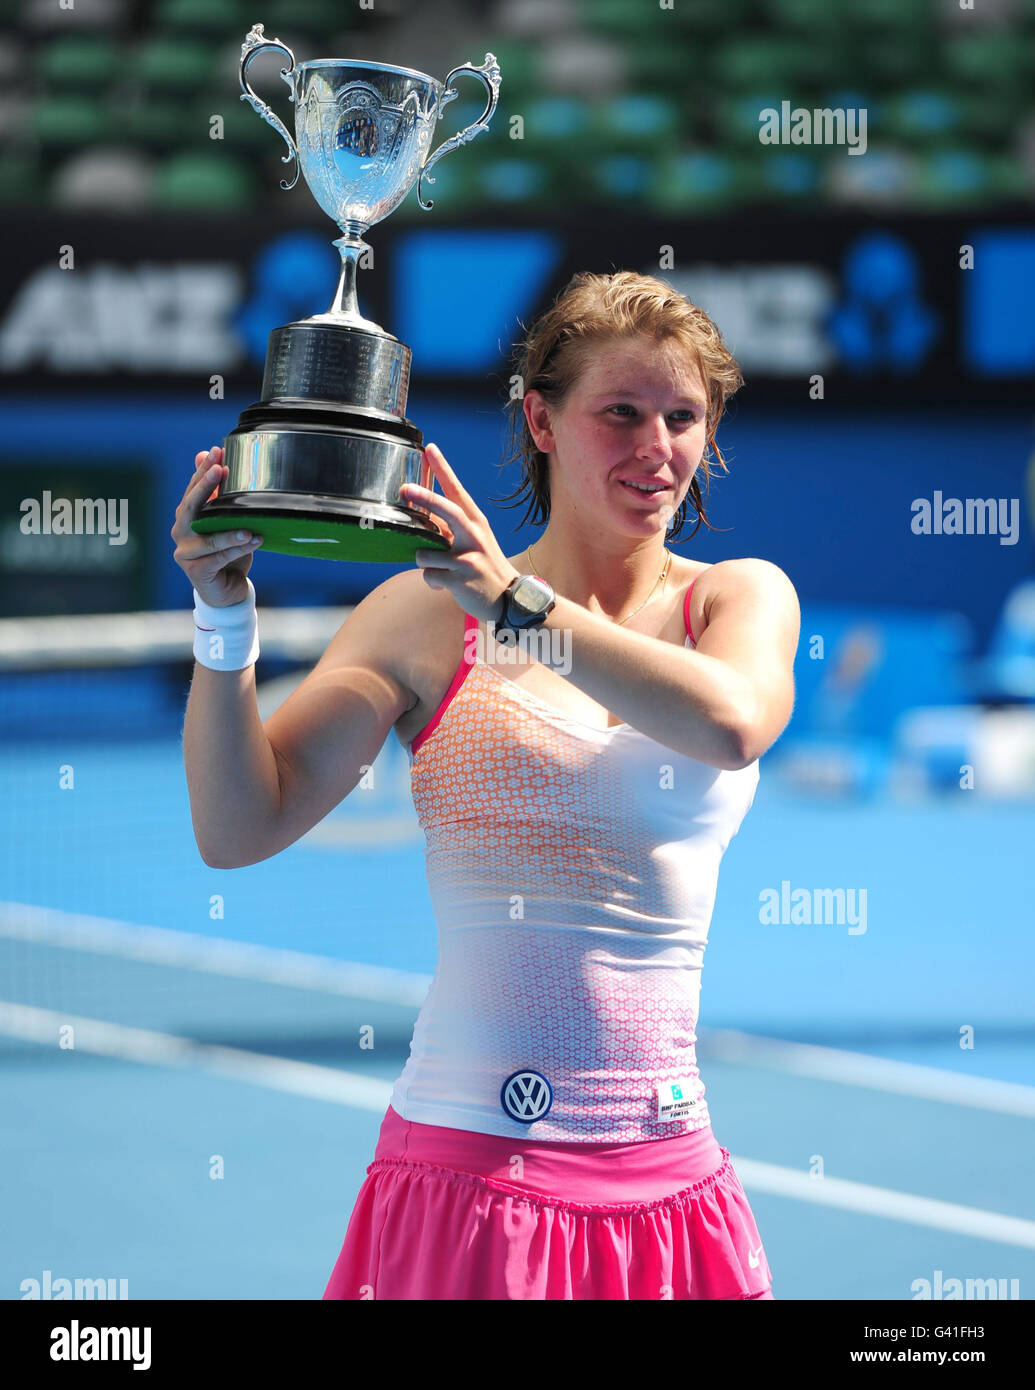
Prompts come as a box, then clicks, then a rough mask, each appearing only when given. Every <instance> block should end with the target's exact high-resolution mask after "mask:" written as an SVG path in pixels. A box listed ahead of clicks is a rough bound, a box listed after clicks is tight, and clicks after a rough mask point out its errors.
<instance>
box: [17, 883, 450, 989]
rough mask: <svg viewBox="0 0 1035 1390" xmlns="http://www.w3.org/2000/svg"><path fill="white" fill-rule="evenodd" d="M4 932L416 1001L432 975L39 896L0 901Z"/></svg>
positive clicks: (155, 961) (297, 985)
mask: <svg viewBox="0 0 1035 1390" xmlns="http://www.w3.org/2000/svg"><path fill="white" fill-rule="evenodd" d="M0 937H8V938H11V939H14V940H19V941H31V942H33V943H35V944H38V945H43V946H63V947H65V948H66V949H69V950H73V951H88V952H91V953H93V954H94V955H110V956H120V957H122V958H123V959H124V960H137V961H146V962H147V963H148V964H151V965H167V966H175V967H177V968H179V969H181V970H201V971H205V972H206V973H208V974H213V975H229V976H232V977H234V978H235V979H240V980H262V981H263V982H265V983H268V984H274V985H289V986H291V987H292V988H294V989H315V990H320V991H322V992H323V993H326V994H343V995H347V996H348V997H350V998H354V999H367V1000H370V1001H372V1002H377V1003H383V1004H399V1005H408V1006H411V1007H417V1008H419V1007H420V1005H421V1004H422V1003H423V1002H424V997H425V995H426V994H427V992H428V988H429V986H430V984H431V976H430V975H418V974H416V973H415V972H413V971H409V970H393V969H390V968H389V967H387V966H378V965H359V964H357V963H354V962H352V961H343V960H336V959H334V958H333V957H330V956H315V955H307V954H306V953H305V952H303V951H286V950H283V949H282V948H278V947H273V946H256V945H253V944H252V943H250V942H244V941H230V940H226V939H224V938H220V937H211V936H199V935H198V934H197V933H195V932H185V931H172V930H171V929H169V928H167V927H147V926H137V925H136V924H135V923H132V922H119V921H116V920H114V919H113V918H110V917H87V916H84V915H83V914H81V913H78V912H63V911H62V910H61V909H60V908H52V907H38V906H36V905H35V904H32V903H13V902H0Z"/></svg>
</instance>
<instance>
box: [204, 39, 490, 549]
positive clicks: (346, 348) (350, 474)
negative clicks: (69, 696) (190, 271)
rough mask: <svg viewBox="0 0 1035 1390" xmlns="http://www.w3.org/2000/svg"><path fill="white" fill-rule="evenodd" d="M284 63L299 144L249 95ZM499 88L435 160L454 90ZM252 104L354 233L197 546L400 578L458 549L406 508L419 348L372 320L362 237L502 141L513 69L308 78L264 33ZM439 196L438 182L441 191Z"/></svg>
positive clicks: (242, 444) (325, 73) (276, 373)
mask: <svg viewBox="0 0 1035 1390" xmlns="http://www.w3.org/2000/svg"><path fill="white" fill-rule="evenodd" d="M265 49H280V50H281V51H282V52H283V53H285V54H286V55H287V57H288V59H289V60H290V62H289V66H288V67H286V68H282V69H281V73H280V76H281V77H282V78H283V80H284V81H285V82H286V83H287V85H288V87H289V88H290V90H291V100H292V102H294V105H295V139H294V140H292V138H291V136H290V134H289V133H288V131H287V130H286V129H285V127H284V125H283V124H282V123H281V121H280V120H278V118H277V116H276V115H275V114H274V113H273V112H272V111H271V110H270V108H269V107H268V106H267V105H266V103H265V102H264V101H262V100H260V98H259V97H258V96H256V94H255V92H254V91H253V90H252V88H251V87H250V86H249V85H248V78H247V72H248V66H249V64H250V63H251V61H252V59H253V58H254V57H255V55H256V54H257V53H261V52H263V51H264V50H265ZM462 73H470V75H471V76H472V77H477V78H478V79H479V80H480V81H481V82H483V83H484V84H485V88H486V91H487V94H488V101H487V104H486V107H485V110H484V111H483V112H482V115H481V117H480V119H479V120H477V121H475V122H474V124H473V125H470V126H468V127H467V128H466V129H465V130H462V131H460V133H459V134H457V135H454V136H453V137H452V138H451V139H449V140H446V141H444V142H443V143H442V144H441V145H440V146H439V148H438V149H437V150H436V151H435V152H434V154H432V155H431V157H430V158H429V157H428V151H429V149H430V147H431V140H432V135H433V133H434V130H435V125H436V123H437V121H438V119H439V117H440V116H441V114H442V110H443V108H444V107H445V106H446V104H447V103H448V102H450V101H452V100H453V99H454V98H455V97H456V96H458V95H459V94H458V93H457V92H455V91H453V90H452V89H451V87H450V85H449V84H450V82H451V81H452V79H453V78H454V77H457V76H459V75H460V74H462ZM240 76H241V91H242V97H241V100H242V101H248V102H250V103H251V106H252V107H253V109H254V110H255V111H256V113H257V114H258V115H260V116H261V117H262V118H263V120H265V121H267V122H268V123H269V124H270V125H271V126H273V128H274V129H275V130H276V131H278V132H279V134H280V135H281V136H282V137H283V139H284V141H285V142H286V144H287V147H288V153H287V154H286V155H284V156H282V162H283V163H285V164H287V163H288V162H289V161H290V160H292V159H293V160H294V161H295V171H294V178H293V179H292V180H291V182H290V183H286V182H284V181H283V180H281V185H280V186H281V188H283V189H290V188H293V187H294V186H295V184H296V183H297V182H298V174H299V170H301V172H302V173H303V174H304V176H305V180H306V182H307V183H308V185H309V188H310V191H311V192H312V194H313V196H314V197H315V199H316V201H317V202H318V203H319V205H320V207H321V208H323V210H324V212H326V213H327V215H328V216H329V217H331V218H333V220H334V221H335V222H336V223H337V224H338V226H339V227H340V228H341V231H342V236H341V237H340V238H339V239H338V240H337V241H335V242H334V245H335V246H337V248H338V250H339V251H340V253H341V262H342V265H341V276H340V279H339V281H338V289H337V293H336V294H335V296H334V300H333V302H332V304H331V307H330V308H329V309H328V310H327V312H326V313H325V314H315V315H313V316H312V317H311V318H307V319H300V320H298V321H297V322H294V323H288V324H285V325H284V326H283V327H281V328H275V329H274V330H273V331H272V333H271V334H270V337H269V343H268V347H267V353H266V369H265V374H264V376H263V381H262V399H261V400H260V401H259V402H258V403H257V404H255V405H252V406H249V408H248V409H247V410H245V411H244V412H243V413H242V414H241V416H240V417H239V420H238V425H237V428H236V429H235V430H232V431H231V432H230V434H228V435H227V437H226V439H225V440H224V441H223V447H224V450H225V454H224V457H223V462H224V463H225V464H226V465H227V468H228V469H229V472H228V475H227V477H226V479H225V481H224V482H223V483H221V484H220V487H219V489H218V492H217V495H216V496H215V497H213V498H212V499H211V500H210V501H209V502H207V503H206V504H205V505H204V506H203V507H202V508H201V509H200V511H199V513H198V517H197V519H196V520H195V521H194V523H193V529H194V530H195V531H198V532H202V533H208V532H212V531H228V530H232V529H236V528H237V527H241V528H244V529H247V530H249V531H254V532H256V533H257V534H259V535H261V536H262V537H263V549H264V550H272V551H276V552H279V553H280V554H286V555H306V556H315V557H319V558H322V559H334V560H366V561H384V562H387V563H399V562H404V561H407V560H412V559H413V557H414V553H415V551H416V550H418V549H420V548H422V547H424V548H428V549H439V550H447V549H448V548H449V546H448V542H447V541H446V540H445V538H444V537H443V536H442V534H441V532H440V531H439V530H438V529H437V527H436V526H435V525H434V524H433V522H431V521H430V520H429V513H428V512H427V511H426V509H424V508H421V507H417V506H414V505H410V504H405V503H403V502H402V501H401V500H400V498H399V488H400V487H401V486H402V485H403V484H404V483H417V484H419V485H420V486H421V487H426V488H432V487H433V486H434V478H433V475H432V472H431V466H430V464H427V463H425V461H424V454H423V438H422V436H421V433H420V431H419V430H418V429H417V427H416V426H415V425H414V424H413V422H412V421H411V420H408V419H407V418H406V396H407V392H408V389H409V376H410V357H411V353H410V349H409V348H408V347H407V346H406V344H405V343H401V342H400V341H399V339H398V338H396V337H395V336H394V335H393V334H391V333H387V332H386V331H385V330H384V329H383V328H381V327H380V326H379V325H378V324H376V323H372V322H371V321H370V320H369V319H366V318H364V317H363V316H362V315H361V314H360V312H359V305H358V302H357V298H356V270H357V263H358V261H359V258H360V256H361V255H362V253H363V252H364V251H366V250H369V247H368V246H367V243H366V242H365V241H364V240H363V234H364V233H365V232H366V231H367V229H368V228H369V227H372V226H373V225H374V224H375V223H377V222H381V221H383V219H384V218H386V217H387V216H388V215H389V214H390V213H392V212H394V211H395V209H396V208H397V207H398V206H399V204H400V203H401V202H402V200H403V198H405V196H406V194H407V193H408V192H409V191H410V189H411V188H412V187H413V184H414V183H415V182H416V183H417V200H418V202H419V204H420V206H421V207H422V208H423V209H424V210H425V211H427V210H429V209H430V208H431V207H433V206H434V205H433V203H431V202H425V200H424V197H423V196H422V185H423V180H424V179H425V178H427V177H428V171H429V169H431V167H432V166H433V165H434V164H435V163H437V161H438V160H440V159H441V158H442V156H443V155H445V154H448V153H449V151H450V150H454V149H456V148H457V147H458V146H459V145H463V144H465V143H466V142H467V141H469V140H472V139H473V138H474V137H475V136H476V135H478V134H480V133H481V132H482V131H484V130H486V129H487V128H488V122H489V120H490V119H491V117H492V113H493V112H494V111H495V109H496V102H497V99H498V97H499V87H500V70H499V67H498V65H497V63H496V59H495V57H494V56H493V54H491V53H487V54H486V55H485V62H484V63H483V64H482V65H481V67H474V66H472V65H471V64H470V63H463V64H461V65H460V66H459V67H455V68H453V70H452V71H451V72H450V73H449V74H448V76H447V77H446V80H445V82H444V83H441V82H436V81H435V79H434V78H432V77H428V76H426V75H425V74H424V73H422V72H415V71H413V70H412V69H410V68H397V67H389V66H386V65H385V64H384V63H365V62H354V61H352V60H349V59H336V60H325V59H318V60H314V61H312V62H308V63H302V64H301V65H298V64H296V63H295V56H294V54H293V53H292V52H291V50H290V49H289V48H288V47H287V45H286V44H283V43H281V42H280V40H279V39H267V38H265V37H264V36H263V27H262V25H261V24H256V25H255V26H254V27H253V28H252V30H251V32H250V33H249V34H248V37H247V38H246V40H245V42H244V43H243V44H242V45H241V69H240ZM429 182H431V183H434V179H430V180H429Z"/></svg>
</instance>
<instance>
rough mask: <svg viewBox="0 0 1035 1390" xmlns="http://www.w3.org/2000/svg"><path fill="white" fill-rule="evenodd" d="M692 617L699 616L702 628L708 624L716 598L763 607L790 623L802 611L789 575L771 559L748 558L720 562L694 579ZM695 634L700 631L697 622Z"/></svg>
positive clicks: (798, 616) (710, 566)
mask: <svg viewBox="0 0 1035 1390" xmlns="http://www.w3.org/2000/svg"><path fill="white" fill-rule="evenodd" d="M692 582H693V595H692V600H691V614H692V616H697V615H699V616H700V618H701V628H700V630H701V631H703V629H704V628H705V627H706V626H707V625H708V619H709V614H710V612H711V609H712V607H713V606H714V604H715V601H716V599H718V598H720V597H721V598H722V599H723V600H724V601H725V600H734V601H736V602H741V603H749V604H752V605H755V604H762V605H764V606H765V608H766V609H768V610H769V611H771V612H773V613H778V614H780V615H781V616H785V617H786V618H787V619H788V621H793V620H795V619H799V618H800V616H801V608H800V605H799V602H798V595H797V592H796V591H795V588H794V585H793V584H792V583H791V581H790V579H789V578H788V576H787V574H786V573H785V572H784V571H783V570H782V569H781V568H780V566H779V565H776V564H774V563H773V562H772V560H762V559H759V558H758V557H757V556H748V557H744V558H741V559H735V560H717V561H716V562H715V563H714V564H712V565H709V566H708V567H707V568H706V569H704V570H702V571H701V572H700V576H699V580H698V578H697V577H696V576H695V577H694V578H693V581H692ZM694 631H695V632H698V631H699V629H698V627H697V625H696V623H695V625H694Z"/></svg>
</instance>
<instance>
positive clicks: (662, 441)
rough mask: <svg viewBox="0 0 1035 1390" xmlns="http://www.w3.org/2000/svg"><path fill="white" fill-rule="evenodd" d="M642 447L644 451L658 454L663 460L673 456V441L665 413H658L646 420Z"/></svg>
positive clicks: (641, 442) (641, 441)
mask: <svg viewBox="0 0 1035 1390" xmlns="http://www.w3.org/2000/svg"><path fill="white" fill-rule="evenodd" d="M640 448H641V450H642V451H643V452H644V453H650V454H657V455H659V456H660V457H661V458H662V459H663V460H667V459H668V458H670V457H671V454H672V442H671V439H670V437H669V432H668V425H667V424H666V423H665V417H664V416H663V415H657V416H655V417H654V418H653V419H650V420H648V421H646V422H645V424H644V427H643V435H642V438H641V440H640Z"/></svg>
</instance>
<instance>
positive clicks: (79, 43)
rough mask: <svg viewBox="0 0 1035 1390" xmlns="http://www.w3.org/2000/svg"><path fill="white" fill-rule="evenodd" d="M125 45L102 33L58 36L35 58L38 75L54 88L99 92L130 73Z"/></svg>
mask: <svg viewBox="0 0 1035 1390" xmlns="http://www.w3.org/2000/svg"><path fill="white" fill-rule="evenodd" d="M127 61H128V60H127V58H126V57H125V55H124V50H123V48H122V45H121V44H120V43H118V42H116V41H113V40H112V39H110V38H108V37H107V36H103V35H100V34H91V35H87V34H79V35H75V36H74V37H70V38H67V39H55V40H54V41H53V42H52V43H50V44H47V45H46V46H45V47H44V48H43V49H42V50H41V52H40V53H39V55H38V57H37V60H36V74H37V76H38V77H39V78H41V79H42V80H43V81H44V82H46V83H48V84H49V85H50V86H52V87H54V88H62V89H64V90H73V89H74V90H80V91H96V90H98V89H102V88H105V87H107V86H108V85H109V84H110V83H112V82H114V81H115V80H116V79H118V78H120V77H124V76H126V75H127V73H126V63H127Z"/></svg>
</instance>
